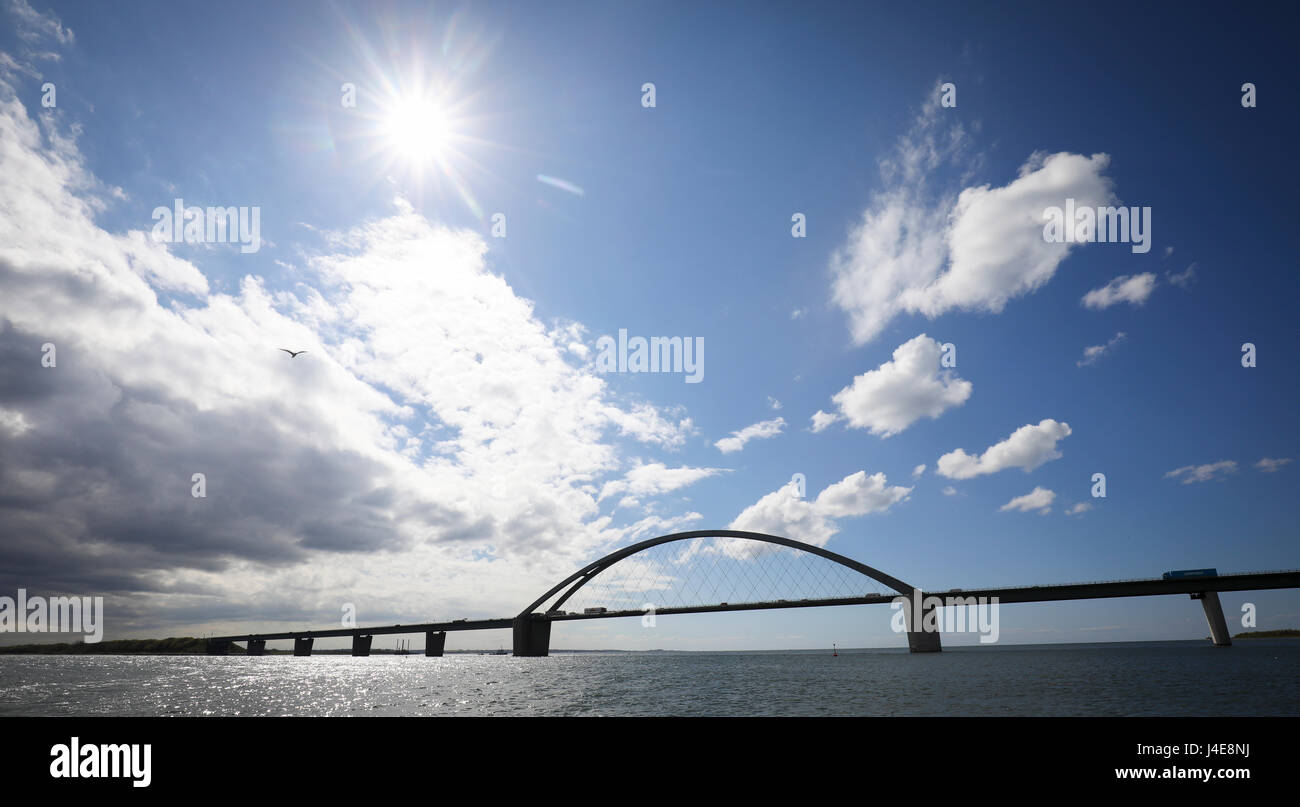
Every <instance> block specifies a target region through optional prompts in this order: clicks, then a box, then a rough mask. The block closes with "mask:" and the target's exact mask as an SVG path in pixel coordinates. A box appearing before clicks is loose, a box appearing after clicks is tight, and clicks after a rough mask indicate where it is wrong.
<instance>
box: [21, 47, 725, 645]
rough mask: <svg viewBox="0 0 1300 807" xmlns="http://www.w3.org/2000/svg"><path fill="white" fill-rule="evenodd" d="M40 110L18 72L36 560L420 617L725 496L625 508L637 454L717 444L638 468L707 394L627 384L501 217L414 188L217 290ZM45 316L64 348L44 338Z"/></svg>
mask: <svg viewBox="0 0 1300 807" xmlns="http://www.w3.org/2000/svg"><path fill="white" fill-rule="evenodd" d="M40 125H41V124H40V123H38V121H37V120H34V119H33V118H31V117H29V115H28V113H27V110H26V108H25V107H24V105H23V102H22V101H21V100H20V98H19V96H18V94H17V93H16V92H15V91H14V88H13V87H12V86H10V85H9V84H8V83H7V80H6V78H5V76H4V74H3V73H0V143H3V144H4V148H3V149H0V177H3V178H4V179H3V181H2V182H0V210H21V211H22V216H0V377H4V378H6V379H12V380H13V383H12V384H10V383H8V382H7V383H6V384H5V385H4V387H3V388H0V412H3V418H0V489H3V490H4V491H5V492H6V495H7V496H8V497H9V498H8V501H7V505H6V507H5V508H3V509H0V534H5V535H16V536H19V537H18V538H16V539H15V541H14V542H11V543H10V544H8V545H7V546H6V547H5V550H6V551H7V552H8V553H18V555H20V556H21V557H23V558H24V559H25V560H24V563H25V567H24V568H25V571H24V572H23V573H24V574H25V575H27V576H28V577H29V578H31V579H32V580H34V581H35V582H36V583H42V581H44V583H54V584H57V585H61V586H66V587H68V588H69V589H71V590H95V591H103V592H105V594H106V595H107V596H109V597H110V601H109V603H108V605H109V607H112V605H113V602H112V600H111V598H112V597H113V596H115V594H114V592H126V591H129V592H137V593H135V594H132V595H130V597H131V598H130V600H129V607H127V608H126V610H127V611H129V612H131V613H134V614H140V613H145V612H152V613H156V614H166V615H168V616H167V619H168V620H172V619H173V616H174V618H175V620H181V619H186V618H195V615H199V614H208V613H210V611H209V610H207V609H208V608H209V607H210V604H211V603H212V602H214V601H216V602H219V601H221V599H222V598H224V599H225V600H226V601H228V602H230V603H239V604H240V612H241V613H256V614H259V615H262V616H263V617H265V618H266V619H267V620H270V621H272V622H274V621H278V620H284V619H293V620H297V621H299V622H300V623H301V622H302V621H310V620H311V619H319V614H321V613H326V612H329V611H334V612H337V602H336V600H337V597H338V592H340V591H347V592H350V596H354V597H356V598H358V601H364V602H365V603H366V607H365V611H366V613H367V614H368V615H369V618H373V619H380V618H388V619H391V620H393V621H401V622H407V621H414V620H415V619H418V618H430V617H432V616H435V615H438V614H443V615H447V614H455V615H460V614H471V615H472V614H476V613H482V612H484V610H485V609H486V612H487V613H498V612H508V609H509V608H511V607H517V606H518V604H519V602H520V601H525V602H526V601H528V599H531V597H532V596H535V595H536V594H537V593H539V592H540V591H541V590H544V588H545V587H546V586H549V585H550V584H552V583H554V582H555V580H558V579H561V578H562V577H564V576H565V575H567V574H569V573H570V572H572V571H573V569H574V568H576V567H577V566H578V565H580V564H581V563H582V562H585V561H586V560H589V559H590V557H591V556H592V555H593V554H594V553H595V552H596V551H597V550H598V549H600V548H604V547H608V546H610V545H617V544H621V543H624V542H626V541H627V540H628V539H629V537H630V536H632V535H636V534H641V532H642V531H644V530H653V529H660V528H668V527H671V526H677V525H680V524H683V523H688V522H689V521H692V520H695V519H698V518H699V514H690V513H688V514H685V515H681V516H671V515H663V516H653V517H647V518H645V519H642V520H640V521H638V522H636V523H634V524H629V525H620V524H617V523H615V522H614V521H613V520H612V519H611V518H610V517H609V516H602V515H601V514H600V512H599V511H600V507H599V505H598V493H599V492H600V490H601V487H602V485H603V484H604V483H605V482H606V481H607V480H609V479H610V478H611V476H614V477H616V479H615V481H616V482H619V481H621V482H623V483H625V484H626V485H627V487H628V490H629V491H631V490H632V489H633V488H635V489H637V490H644V491H646V492H647V494H649V493H650V492H653V491H655V490H667V489H675V488H676V487H678V486H681V485H684V484H689V483H690V482H691V481H693V479H698V478H702V476H703V475H711V474H712V473H714V472H716V471H717V470H718V469H696V468H668V467H666V466H663V465H662V464H656V463H648V464H646V465H643V466H641V468H642V469H643V470H638V469H635V468H634V469H632V470H628V471H626V473H625V472H624V470H625V469H624V464H623V461H622V460H621V458H620V457H621V450H622V446H623V442H624V438H625V439H626V440H635V441H639V442H641V443H644V444H647V445H651V446H658V447H662V448H673V447H676V446H679V445H681V444H682V443H683V442H684V440H685V438H686V436H688V435H689V434H691V433H692V431H693V428H694V427H693V425H692V423H691V420H690V419H689V418H687V417H684V414H683V413H682V412H680V411H678V410H673V409H662V408H658V407H655V406H653V405H650V404H648V403H632V404H629V403H625V402H623V401H621V400H620V399H618V398H617V397H616V396H615V395H614V393H613V392H612V391H611V389H610V388H609V387H608V386H607V384H606V382H605V380H604V379H603V377H602V376H601V375H600V374H598V373H596V372H594V370H593V369H591V368H588V367H587V366H585V364H584V363H583V362H582V360H581V357H580V356H578V357H575V356H574V354H573V352H572V350H571V349H570V346H571V345H572V344H573V343H574V341H575V340H574V339H573V333H574V331H573V328H571V327H560V328H548V327H547V326H546V325H545V324H543V323H542V322H540V321H539V320H538V319H537V317H536V316H535V315H534V313H533V306H532V303H531V302H530V301H529V300H527V299H524V298H522V297H520V296H519V295H517V294H516V293H515V291H514V290H513V289H511V287H510V286H509V284H508V283H507V282H506V281H505V280H504V279H503V278H502V277H500V276H499V275H497V274H495V273H494V272H493V271H492V270H491V268H490V266H489V265H488V263H487V261H486V254H487V245H486V244H485V242H484V241H483V239H482V237H481V236H479V235H477V234H475V233H473V232H470V231H463V230H453V229H450V228H447V227H445V226H443V225H441V224H438V223H437V222H433V221H430V220H428V219H426V218H425V217H424V216H422V215H420V214H419V213H417V212H416V211H415V210H414V209H413V208H412V207H411V206H410V205H409V204H407V203H405V202H402V201H400V200H399V201H398V202H396V203H395V207H394V209H393V210H391V211H389V212H387V213H385V214H383V215H381V216H379V217H377V218H374V219H371V220H369V221H366V222H364V223H361V224H359V225H358V226H355V227H352V228H349V229H347V230H344V231H341V232H321V233H320V235H321V236H322V244H321V246H320V248H319V249H317V250H315V251H312V250H311V249H305V250H304V253H305V254H304V255H303V257H302V260H301V261H295V263H299V264H300V268H299V270H298V274H297V275H296V276H295V277H294V280H296V281H300V285H297V286H294V287H291V289H290V290H286V291H277V292H273V291H271V290H270V289H269V288H268V285H267V284H266V283H265V282H264V281H262V280H261V279H260V278H259V277H258V273H259V272H260V271H262V270H263V269H264V268H267V267H271V266H272V260H273V257H274V256H271V255H256V256H246V257H242V258H236V260H243V261H245V263H244V264H243V265H242V267H241V268H243V267H247V268H246V269H245V276H244V277H243V278H242V279H240V280H239V281H238V283H237V285H236V288H235V289H234V290H233V291H230V292H220V291H216V290H214V288H212V287H211V286H209V283H208V278H207V277H206V276H205V275H204V273H203V271H202V270H201V268H200V266H199V265H196V263H194V262H191V261H188V260H185V259H184V258H182V257H178V256H177V255H176V254H174V253H172V252H171V251H169V249H168V247H167V246H166V245H162V244H155V243H153V242H152V241H151V240H149V239H146V238H143V237H141V236H140V234H138V233H137V232H136V231H127V232H125V233H112V232H108V231H106V230H104V229H103V228H101V227H100V226H98V225H97V224H96V222H95V215H96V214H97V213H98V212H100V211H103V210H106V209H107V206H108V204H110V203H112V200H113V199H114V198H115V197H117V198H120V196H119V195H118V194H115V193H113V191H112V189H109V188H105V187H104V186H103V185H102V184H101V183H100V182H98V180H96V178H95V177H94V176H93V175H92V174H91V173H90V172H89V171H88V170H87V169H86V168H85V166H84V163H83V162H82V159H81V156H80V154H79V152H78V150H77V148H76V143H75V141H73V140H72V139H71V138H70V137H68V136H67V135H66V134H64V133H61V132H59V131H56V130H53V129H51V130H49V131H46V132H42V131H41V129H40ZM46 125H49V126H55V125H57V120H54V121H48V122H46ZM145 209H146V210H147V209H148V206H147V204H146V206H145ZM148 224H149V222H147V221H146V222H143V223H142V226H144V227H147V226H148ZM199 257H204V256H203V254H202V253H200V254H199ZM196 260H197V258H196ZM430 265H436V266H438V267H439V271H437V272H429V271H428V267H429V266H430ZM308 284H310V285H308ZM178 292H179V294H177V293H178ZM44 341H52V342H54V343H55V344H56V345H57V350H58V366H57V368H56V369H43V368H40V367H39V361H32V360H30V357H31V356H37V357H38V359H39V357H40V355H41V350H40V345H41V344H42V342H44ZM279 347H291V348H294V349H306V350H308V353H307V354H305V355H302V356H300V357H298V358H296V359H290V358H288V357H287V356H285V354H283V353H280V352H278V350H277V348H279ZM31 367H35V368H36V371H35V372H36V373H39V374H43V375H39V376H36V377H35V378H38V379H39V383H38V382H37V381H36V380H32V379H33V378H34V377H33V376H32V375H31V371H30V370H29V369H28V368H31ZM126 449H129V450H126ZM194 472H203V473H205V474H206V475H207V489H208V496H207V498H206V499H203V500H199V499H194V498H192V497H191V496H190V495H189V486H190V475H191V474H192V473H194ZM52 477H53V478H56V479H57V484H47V481H48V480H49V479H50V478H52ZM629 495H632V494H631V493H630V492H629ZM196 508H202V509H201V510H200V509H196ZM124 536H129V538H125V537H124ZM11 556H13V555H11ZM360 556H364V557H365V563H364V564H360V563H358V562H357V558H358V557H360ZM308 564H309V565H308ZM6 566H7V565H6V564H0V583H2V584H5V585H7V584H8V583H13V582H16V581H15V580H14V579H13V578H12V575H13V573H14V572H13V571H12V569H8V570H6V568H5V567H6ZM42 569H44V570H46V571H45V573H44V574H45V575H46V576H45V577H41V576H40V575H41V570H42ZM139 592H153V593H143V594H142V593H139ZM430 592H436V593H434V594H431V593H430ZM214 598H216V599H214ZM123 602H127V601H123ZM503 609H504V610H503ZM313 615H315V616H313ZM205 618H206V617H205ZM170 624H173V625H175V624H179V623H178V622H175V621H173V622H171V623H170ZM128 627H129V623H127V622H122V623H121V624H120V628H119V629H122V630H125V629H127V628H128Z"/></svg>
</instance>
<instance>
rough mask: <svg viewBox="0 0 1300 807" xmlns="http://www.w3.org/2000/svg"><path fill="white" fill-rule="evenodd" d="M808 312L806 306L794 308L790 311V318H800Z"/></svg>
mask: <svg viewBox="0 0 1300 807" xmlns="http://www.w3.org/2000/svg"><path fill="white" fill-rule="evenodd" d="M807 313H808V309H806V308H796V309H795V310H793V311H791V312H790V319H802V318H803V317H804V315H805V314H807Z"/></svg>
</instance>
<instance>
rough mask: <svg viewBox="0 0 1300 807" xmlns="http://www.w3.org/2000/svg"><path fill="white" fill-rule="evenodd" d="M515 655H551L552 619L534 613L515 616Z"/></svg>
mask: <svg viewBox="0 0 1300 807" xmlns="http://www.w3.org/2000/svg"><path fill="white" fill-rule="evenodd" d="M514 632H515V641H514V648H515V655H516V656H549V655H550V653H551V620H549V619H547V618H546V617H538V616H536V615H533V614H529V615H527V616H518V617H515V621H514Z"/></svg>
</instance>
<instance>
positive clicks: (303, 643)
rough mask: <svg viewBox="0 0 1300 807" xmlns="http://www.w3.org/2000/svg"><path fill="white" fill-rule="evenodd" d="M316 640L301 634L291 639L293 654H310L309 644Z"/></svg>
mask: <svg viewBox="0 0 1300 807" xmlns="http://www.w3.org/2000/svg"><path fill="white" fill-rule="evenodd" d="M315 641H316V640H315V639H313V638H312V637H310V636H302V637H299V638H297V639H294V640H293V654H294V655H295V656H310V655H311V646H312V644H313V643H314V642H315Z"/></svg>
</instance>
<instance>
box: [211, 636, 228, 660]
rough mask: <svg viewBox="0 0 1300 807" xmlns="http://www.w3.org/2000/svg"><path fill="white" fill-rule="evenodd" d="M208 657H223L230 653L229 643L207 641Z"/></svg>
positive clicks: (218, 640)
mask: <svg viewBox="0 0 1300 807" xmlns="http://www.w3.org/2000/svg"><path fill="white" fill-rule="evenodd" d="M207 653H208V655H209V656H225V655H228V654H229V653H230V642H229V641H227V640H225V639H209V640H208V645H207Z"/></svg>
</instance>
